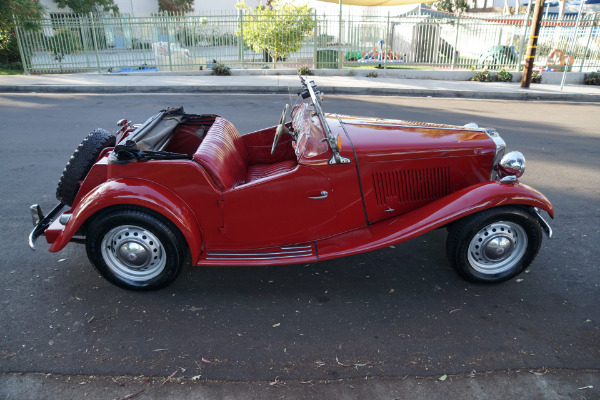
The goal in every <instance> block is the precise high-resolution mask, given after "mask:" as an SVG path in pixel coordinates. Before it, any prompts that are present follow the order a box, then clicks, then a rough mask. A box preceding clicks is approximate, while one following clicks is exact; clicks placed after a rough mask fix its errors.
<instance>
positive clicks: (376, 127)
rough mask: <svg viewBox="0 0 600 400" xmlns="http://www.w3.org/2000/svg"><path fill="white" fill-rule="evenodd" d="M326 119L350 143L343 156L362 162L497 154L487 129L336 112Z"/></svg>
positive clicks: (334, 131) (331, 127)
mask: <svg viewBox="0 0 600 400" xmlns="http://www.w3.org/2000/svg"><path fill="white" fill-rule="evenodd" d="M326 119H327V122H328V124H329V126H330V129H331V131H332V132H333V133H334V134H340V135H341V136H342V140H343V142H346V143H347V144H348V145H350V146H345V148H343V150H342V153H343V155H344V156H345V157H349V158H354V157H353V154H352V153H353V152H354V153H355V154H356V157H357V160H358V162H360V163H362V162H379V161H392V160H399V159H403V160H406V159H422V158H437V157H464V156H473V155H479V156H482V155H492V156H493V155H494V153H495V149H496V147H495V144H494V142H493V140H492V139H491V138H490V136H488V134H487V133H486V131H485V129H484V128H470V127H464V126H455V125H440V124H431V123H422V122H412V121H403V120H393V119H383V118H368V117H357V116H349V115H335V114H328V115H327V116H326ZM340 121H341V123H342V124H343V126H342V125H341V124H340ZM346 133H347V136H346ZM348 138H349V139H350V141H351V143H349V142H348ZM348 147H350V148H348Z"/></svg>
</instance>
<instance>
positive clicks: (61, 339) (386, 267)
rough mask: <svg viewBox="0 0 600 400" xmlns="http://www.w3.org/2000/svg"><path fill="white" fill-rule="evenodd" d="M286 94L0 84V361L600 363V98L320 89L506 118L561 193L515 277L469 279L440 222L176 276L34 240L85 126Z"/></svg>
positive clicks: (390, 110) (459, 366) (385, 108)
mask: <svg viewBox="0 0 600 400" xmlns="http://www.w3.org/2000/svg"><path fill="white" fill-rule="evenodd" d="M287 100H288V97H287V96H249V95H248V96H247V95H227V96H210V95H186V96H179V95H118V96H110V95H95V96H84V95H36V94H22V95H0V110H1V111H0V137H1V138H2V142H3V143H2V144H3V145H2V147H1V148H0V169H1V170H3V171H5V172H4V173H3V174H2V176H1V178H0V180H1V181H0V202H1V204H2V206H1V207H0V220H1V221H2V228H3V229H2V230H1V231H0V274H1V279H0V292H1V293H2V295H1V297H0V299H1V301H0V315H1V317H2V318H1V322H0V372H47V373H58V374H84V375H88V374H89V375H92V374H107V375H162V376H168V375H170V374H172V373H173V372H175V371H178V376H188V377H194V376H198V375H201V376H202V378H205V379H216V380H219V379H226V380H271V381H273V380H274V379H275V378H276V377H279V379H298V380H309V379H336V378H349V377H365V376H406V375H437V374H440V375H441V374H456V373H469V372H471V371H473V370H475V371H478V372H481V371H492V370H510V369H516V368H541V367H547V368H569V369H586V368H591V369H598V368H600V310H599V307H598V303H599V300H600V268H599V267H600V261H598V256H599V255H600V252H599V250H598V243H599V242H600V127H599V125H598V123H599V121H598V110H599V109H598V106H597V105H589V104H552V103H533V102H503V101H481V100H456V99H452V100H445V99H418V98H392V97H379V98H378V97H327V98H326V103H325V107H324V108H325V110H326V111H328V112H338V113H344V114H356V115H365V116H380V117H388V118H399V119H408V120H416V121H430V122H438V123H450V124H464V123H467V122H471V121H474V122H478V123H479V124H480V125H481V126H493V127H496V128H497V129H498V130H499V132H500V133H501V134H502V136H503V137H504V139H505V140H506V141H507V143H508V145H509V149H513V150H520V151H522V152H523V153H524V154H525V156H526V159H527V172H526V173H525V175H524V177H523V179H522V180H523V181H524V182H525V183H527V184H530V185H532V186H534V187H536V188H538V189H540V190H541V191H542V192H544V193H545V194H546V195H547V196H548V197H549V198H550V200H551V201H552V202H553V204H554V206H555V209H556V219H555V220H554V221H551V224H552V227H553V229H554V232H555V238H553V239H551V240H547V239H546V240H545V241H544V243H543V245H542V249H541V251H540V253H539V255H538V257H537V259H536V260H535V261H534V263H533V264H532V266H531V267H530V269H529V270H528V271H527V273H524V274H522V275H521V276H520V277H519V279H518V280H512V281H510V282H507V283H504V284H500V285H494V286H482V285H473V284H470V283H467V282H465V281H463V280H461V278H459V277H458V275H457V274H455V273H454V272H453V271H452V270H451V268H450V267H449V265H448V263H447V262H446V259H445V254H444V252H445V239H446V232H445V231H435V232H432V233H429V234H427V235H425V236H422V237H420V238H417V239H415V240H412V241H409V242H406V243H403V244H399V245H397V246H395V248H387V249H384V250H381V251H377V252H373V253H368V254H363V255H357V256H353V257H348V258H346V259H341V260H334V261H329V262H321V263H317V264H312V265H294V266H283V267H265V268H254V267H252V268H188V269H187V270H186V271H184V273H183V274H182V275H181V276H180V278H179V279H178V280H177V281H176V282H175V283H174V284H173V285H171V286H169V287H168V288H166V289H164V290H161V291H158V292H151V293H133V292H128V291H125V290H122V289H118V288H116V287H114V286H111V285H110V284H108V283H107V282H105V281H104V280H103V279H102V278H100V277H99V276H98V274H97V273H96V272H95V271H94V269H93V268H92V266H91V264H90V263H89V262H88V261H87V258H86V255H85V249H84V247H83V246H81V245H75V244H70V245H69V246H67V248H66V249H65V250H63V251H62V252H60V253H58V254H51V253H49V252H47V251H46V249H47V245H46V244H45V243H44V241H43V239H42V238H41V239H40V240H39V241H38V251H36V252H32V251H31V250H29V248H28V246H27V243H26V242H27V235H28V233H29V231H30V230H31V222H30V217H29V211H28V207H29V205H30V204H32V203H34V202H39V203H40V204H41V205H42V207H43V208H44V209H45V210H49V209H50V208H51V207H52V206H53V205H54V204H55V202H56V201H55V199H54V193H55V190H56V183H57V180H58V177H59V175H60V173H61V171H62V169H63V168H64V165H65V164H66V162H67V160H68V158H69V157H70V155H71V153H72V151H73V150H74V149H75V147H76V146H77V145H78V144H79V142H80V141H81V140H82V139H83V137H84V136H85V135H86V134H87V133H88V132H89V131H90V130H91V129H93V128H96V127H105V128H109V129H112V128H113V127H114V123H115V122H116V121H117V120H119V119H121V118H125V117H127V118H128V119H132V120H134V121H135V122H142V121H144V120H145V119H146V118H147V117H148V116H150V115H151V114H153V113H154V112H155V111H157V110H159V109H161V108H163V107H164V106H167V105H170V106H179V105H184V106H185V107H186V110H187V111H189V112H194V113H217V114H221V115H223V116H225V117H226V118H228V119H229V120H231V121H232V122H233V123H234V124H235V125H236V126H237V127H238V129H239V130H240V132H242V133H244V132H250V131H253V130H256V129H259V128H261V127H264V126H267V125H274V124H275V123H276V121H277V119H278V118H279V115H280V113H281V110H282V107H283V104H284V103H285V102H286V101H287Z"/></svg>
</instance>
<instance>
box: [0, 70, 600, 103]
mask: <svg viewBox="0 0 600 400" xmlns="http://www.w3.org/2000/svg"><path fill="white" fill-rule="evenodd" d="M375 71H377V72H378V75H379V76H378V77H376V78H370V77H366V76H365V75H366V73H367V71H364V70H361V71H358V72H357V73H356V75H355V76H349V75H348V74H349V72H347V71H346V70H344V71H343V72H342V73H343V74H344V75H332V72H333V71H327V72H321V71H320V70H319V71H316V72H317V74H319V75H317V76H315V77H314V80H315V82H316V83H317V84H318V86H319V88H320V89H321V90H323V92H324V93H325V94H326V95H353V94H359V95H374V96H413V97H427V96H431V97H448V98H476V99H500V100H545V101H571V102H600V87H599V86H589V85H581V84H567V85H565V87H564V88H563V90H562V91H561V89H560V79H559V76H558V75H556V76H554V75H545V76H546V78H545V79H546V80H547V81H552V82H558V83H552V84H532V85H531V87H530V88H528V89H522V88H521V87H520V83H519V82H513V83H506V82H471V81H467V80H466V79H468V76H472V74H473V73H472V72H471V71H459V72H458V73H454V74H452V75H448V74H445V75H438V74H433V75H431V74H429V75H427V74H425V75H424V74H421V75H414V76H431V77H437V78H439V79H406V78H402V76H404V75H402V74H398V73H394V72H396V71H387V72H386V71H382V70H375ZM242 73H243V74H244V75H242ZM553 74H560V73H553ZM463 75H464V76H463ZM514 75H515V78H514V79H515V80H516V79H518V78H519V77H520V73H515V74H514ZM448 77H452V78H453V79H455V80H450V79H449V78H448ZM557 78H558V79H557ZM460 79H464V80H460ZM299 86H300V84H299V79H298V77H297V76H295V75H293V71H284V70H282V71H274V70H268V71H260V70H255V71H252V70H250V71H243V72H242V71H237V70H236V71H234V75H232V76H212V75H209V71H197V72H187V73H144V72H139V73H129V74H97V73H85V74H63V75H4V76H0V92H10V93H15V92H17V93H18V92H21V93H32V92H35V93H110V94H115V93H220V94H222V93H255V94H269V93H272V94H288V93H289V92H291V93H294V92H295V91H296V90H297V88H299Z"/></svg>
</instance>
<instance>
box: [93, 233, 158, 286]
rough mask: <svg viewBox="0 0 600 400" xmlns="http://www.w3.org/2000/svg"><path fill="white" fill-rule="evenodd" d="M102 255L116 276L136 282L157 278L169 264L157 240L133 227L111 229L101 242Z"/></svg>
mask: <svg viewBox="0 0 600 400" xmlns="http://www.w3.org/2000/svg"><path fill="white" fill-rule="evenodd" d="M102 256H103V258H104V261H105V262H106V265H108V267H109V268H110V270H111V271H112V272H113V273H114V274H115V275H117V276H118V277H120V278H122V279H126V280H131V281H136V282H142V281H147V280H149V279H152V278H155V277H156V276H158V275H159V274H160V273H161V272H162V271H163V269H164V268H165V264H166V261H167V260H166V256H165V252H164V249H163V245H162V243H161V242H160V241H159V240H158V238H157V237H156V236H155V235H154V234H152V233H151V232H149V231H147V230H145V229H143V228H140V227H138V226H134V225H123V226H118V227H116V228H113V229H111V230H110V231H109V232H108V233H107V234H106V235H105V236H104V238H103V239H102Z"/></svg>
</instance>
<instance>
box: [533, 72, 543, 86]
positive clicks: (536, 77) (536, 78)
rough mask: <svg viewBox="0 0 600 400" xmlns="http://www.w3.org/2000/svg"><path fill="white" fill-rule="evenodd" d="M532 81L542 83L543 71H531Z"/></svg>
mask: <svg viewBox="0 0 600 400" xmlns="http://www.w3.org/2000/svg"><path fill="white" fill-rule="evenodd" d="M531 83H542V73H541V72H540V71H533V72H532V73H531Z"/></svg>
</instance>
